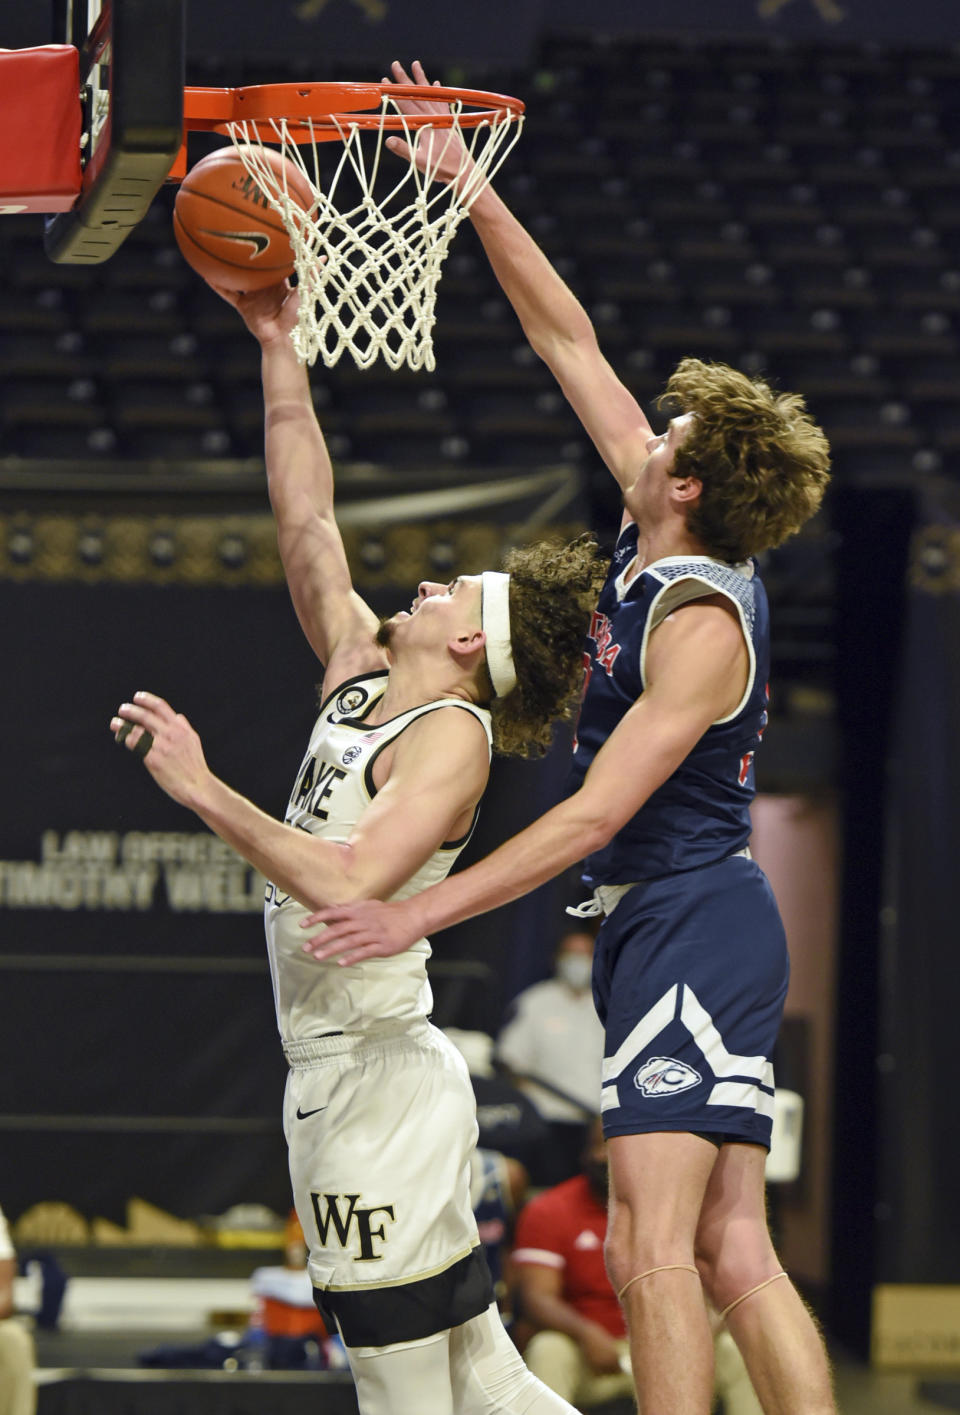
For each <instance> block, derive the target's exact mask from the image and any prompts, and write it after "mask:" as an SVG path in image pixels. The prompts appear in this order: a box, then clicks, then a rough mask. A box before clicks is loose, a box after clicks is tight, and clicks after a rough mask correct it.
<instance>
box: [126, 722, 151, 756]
mask: <svg viewBox="0 0 960 1415" xmlns="http://www.w3.org/2000/svg"><path fill="white" fill-rule="evenodd" d="M132 731H133V723H132V722H125V723H124V724H123V726H122V727H121V728H120V731H119V732H118V733H117V742H118V743H119V744H120V746H123V744H124V742H125V741H126V740H127V738H128V737H129V736H130V733H131V732H132ZM152 746H153V735H152V733H150V732H148V731H147V729H146V728H144V729H143V731H142V732H141V733H140V736H139V738H138V739H137V741H136V744H135V745H134V746H133V747H132V748H131V751H132V752H133V753H134V755H135V756H138V757H145V756H146V755H147V753H148V752H149V750H150V748H151V747H152Z"/></svg>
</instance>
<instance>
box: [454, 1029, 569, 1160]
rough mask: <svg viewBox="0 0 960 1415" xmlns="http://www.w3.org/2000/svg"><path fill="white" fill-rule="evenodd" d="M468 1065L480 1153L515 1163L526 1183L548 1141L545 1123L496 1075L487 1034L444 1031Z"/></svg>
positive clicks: (537, 1113)
mask: <svg viewBox="0 0 960 1415" xmlns="http://www.w3.org/2000/svg"><path fill="white" fill-rule="evenodd" d="M444 1033H445V1035H446V1036H447V1037H449V1039H450V1041H452V1042H453V1044H454V1046H455V1047H456V1048H457V1050H458V1051H459V1052H460V1053H461V1055H462V1056H463V1058H464V1060H465V1061H466V1063H467V1067H468V1069H469V1072H470V1083H471V1085H472V1086H473V1094H474V1098H475V1099H476V1102H477V1125H478V1127H479V1129H480V1138H479V1139H478V1141H477V1144H478V1146H479V1147H480V1149H481V1150H495V1151H497V1152H498V1153H500V1154H502V1155H505V1156H507V1158H508V1159H511V1160H516V1161H517V1162H518V1164H519V1165H520V1166H521V1167H522V1168H523V1170H524V1173H525V1175H526V1179H525V1183H526V1182H527V1181H528V1179H529V1174H528V1171H529V1169H530V1167H531V1165H532V1164H533V1163H534V1161H535V1160H536V1157H537V1154H538V1152H539V1150H540V1148H541V1147H542V1146H543V1145H544V1143H545V1142H546V1139H547V1126H546V1122H545V1121H543V1120H542V1119H541V1118H540V1112H539V1111H538V1110H537V1108H536V1106H534V1104H533V1103H532V1101H530V1100H528V1099H527V1097H526V1096H525V1095H524V1094H523V1093H522V1091H518V1090H517V1088H516V1086H514V1085H513V1083H512V1082H510V1081H508V1080H506V1079H505V1077H503V1076H501V1075H498V1073H497V1070H496V1068H495V1066H494V1063H493V1038H492V1037H490V1036H488V1035H487V1033H486V1032H471V1031H463V1030H461V1029H460V1028H459V1027H445V1028H444Z"/></svg>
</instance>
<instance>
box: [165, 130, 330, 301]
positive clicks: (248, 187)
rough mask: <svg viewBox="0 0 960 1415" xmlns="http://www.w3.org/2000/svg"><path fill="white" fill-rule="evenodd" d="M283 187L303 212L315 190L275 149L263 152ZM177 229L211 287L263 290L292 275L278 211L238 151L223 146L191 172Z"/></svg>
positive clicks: (180, 199) (186, 253)
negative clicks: (248, 169) (284, 185)
mask: <svg viewBox="0 0 960 1415" xmlns="http://www.w3.org/2000/svg"><path fill="white" fill-rule="evenodd" d="M260 152H261V154H262V156H263V158H264V159H265V160H266V161H267V163H268V164H269V165H270V167H271V168H272V170H273V172H274V173H275V175H276V177H277V180H278V181H279V183H280V185H281V187H282V186H283V183H284V181H286V189H287V191H288V192H289V194H290V196H291V198H292V199H293V200H294V201H295V202H296V203H297V204H298V205H299V206H301V207H303V208H304V210H307V211H308V210H309V209H310V207H311V206H312V205H313V201H314V198H313V192H312V191H311V189H310V184H309V183H308V181H307V179H306V177H304V175H303V173H302V172H301V171H300V169H299V168H298V167H297V166H296V165H295V164H294V163H293V162H291V161H290V159H289V158H287V157H284V156H283V155H282V153H279V152H277V151H275V150H274V149H273V148H267V147H264V148H261V149H260ZM173 231H174V235H175V236H176V238H177V245H178V246H179V247H180V250H181V252H182V254H183V257H184V259H185V260H186V261H187V263H188V264H189V265H192V266H193V268H194V270H195V271H196V272H197V274H198V275H202V276H203V278H204V280H207V281H209V282H210V284H211V285H222V286H224V287H225V288H226V289H228V290H241V291H243V292H244V293H245V294H247V293H249V292H250V291H251V290H264V289H266V288H267V286H268V285H276V284H278V283H279V282H280V281H281V280H284V279H286V277H287V276H288V275H292V274H293V251H292V249H291V247H290V241H289V239H288V237H287V233H286V231H285V230H284V227H283V221H282V219H281V217H280V214H279V212H277V211H275V210H274V209H273V207H272V206H270V204H269V202H268V200H267V196H266V194H265V192H264V190H263V188H262V187H260V186H259V185H258V184H257V182H256V180H255V179H254V178H253V177H251V175H250V173H249V172H248V171H247V169H246V168H245V167H244V165H243V162H242V160H241V158H240V155H239V153H238V152H237V151H236V150H235V149H234V148H233V147H232V146H231V147H223V148H220V149H219V150H218V151H217V152H212V153H211V154H210V155H209V157H204V158H203V159H202V160H201V161H200V162H198V163H197V164H196V166H195V167H192V168H191V169H190V171H189V172H188V173H187V175H186V177H185V178H184V180H183V182H182V183H181V186H180V190H179V191H178V193H177V199H176V202H175V204H174V209H173Z"/></svg>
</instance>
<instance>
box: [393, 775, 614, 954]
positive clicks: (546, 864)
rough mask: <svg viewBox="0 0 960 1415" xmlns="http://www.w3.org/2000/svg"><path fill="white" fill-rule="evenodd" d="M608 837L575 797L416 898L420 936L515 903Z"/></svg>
mask: <svg viewBox="0 0 960 1415" xmlns="http://www.w3.org/2000/svg"><path fill="white" fill-rule="evenodd" d="M610 834H612V831H609V830H608V829H607V828H606V826H605V823H604V822H603V820H602V819H600V818H599V817H597V816H595V815H594V814H593V813H592V811H591V809H590V807H589V804H588V802H587V800H586V798H585V797H584V795H583V793H582V792H577V793H576V794H575V795H574V796H571V797H570V798H569V799H568V800H566V801H562V802H561V803H560V804H559V805H558V806H554V807H553V809H552V810H550V811H548V812H547V813H546V815H543V816H541V817H540V819H539V820H536V821H534V822H533V824H532V825H530V826H528V827H527V829H526V830H523V831H521V832H520V833H519V835H515V836H513V838H512V839H510V840H508V841H506V843H505V844H503V845H501V846H500V847H499V848H498V849H496V850H494V851H493V853H492V854H490V855H487V856H486V857H485V858H484V859H483V860H479V861H478V862H477V863H476V864H475V865H471V866H470V868H469V869H466V870H462V871H459V872H458V873H457V874H454V875H450V876H449V877H448V878H447V879H445V880H443V881H442V883H440V884H436V885H433V886H432V887H431V888H430V889H427V890H424V892H423V893H422V894H419V895H417V898H416V904H417V908H418V911H420V912H421V914H422V916H423V919H424V932H425V933H428V934H430V933H434V932H436V931H437V930H439V929H445V928H449V927H450V925H451V924H458V923H460V922H461V921H462V920H463V919H469V918H472V917H473V916H474V915H475V914H484V913H486V912H487V910H489V909H496V908H498V907H499V906H500V905H502V904H509V903H510V902H511V900H513V899H519V897H520V896H521V895H522V894H527V893H529V891H530V890H532V889H536V888H537V886H538V885H541V884H544V883H545V882H546V881H547V880H548V879H553V877H554V876H555V875H558V874H561V873H562V872H563V871H564V870H565V869H567V868H569V866H570V865H573V864H576V863H577V861H578V860H582V859H583V858H584V856H585V855H589V854H590V853H591V851H593V850H596V849H598V848H599V847H600V846H601V845H603V844H605V843H606V841H607V839H608V838H609V835H610Z"/></svg>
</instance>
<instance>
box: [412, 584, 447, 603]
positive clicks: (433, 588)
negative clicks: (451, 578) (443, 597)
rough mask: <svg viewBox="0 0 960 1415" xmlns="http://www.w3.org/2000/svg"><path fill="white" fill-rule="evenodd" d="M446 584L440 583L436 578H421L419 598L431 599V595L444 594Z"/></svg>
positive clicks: (418, 588)
mask: <svg viewBox="0 0 960 1415" xmlns="http://www.w3.org/2000/svg"><path fill="white" fill-rule="evenodd" d="M446 588H447V587H446V585H439V584H437V583H436V581H435V580H421V581H420V584H419V585H418V586H417V599H429V598H430V596H431V595H435V594H443V592H444V590H445V589H446Z"/></svg>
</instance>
